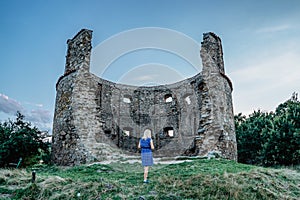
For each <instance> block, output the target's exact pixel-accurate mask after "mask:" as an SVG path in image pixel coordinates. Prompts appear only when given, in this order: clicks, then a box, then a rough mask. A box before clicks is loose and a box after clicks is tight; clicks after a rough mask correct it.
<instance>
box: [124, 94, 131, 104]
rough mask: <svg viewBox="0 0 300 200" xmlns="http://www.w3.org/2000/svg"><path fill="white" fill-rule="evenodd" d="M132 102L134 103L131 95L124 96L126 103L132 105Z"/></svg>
mask: <svg viewBox="0 0 300 200" xmlns="http://www.w3.org/2000/svg"><path fill="white" fill-rule="evenodd" d="M131 101H132V98H131V96H130V95H124V97H123V102H124V103H131Z"/></svg>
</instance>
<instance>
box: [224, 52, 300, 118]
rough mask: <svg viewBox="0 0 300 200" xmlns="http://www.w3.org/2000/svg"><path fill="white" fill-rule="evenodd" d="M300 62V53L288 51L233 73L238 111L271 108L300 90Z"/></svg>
mask: <svg viewBox="0 0 300 200" xmlns="http://www.w3.org/2000/svg"><path fill="white" fill-rule="evenodd" d="M299 63H300V58H299V56H298V52H296V51H294V50H286V51H283V53H282V54H280V55H274V54H270V55H269V56H268V57H265V58H263V59H262V60H255V61H253V62H252V63H251V64H250V65H248V66H245V67H242V68H241V69H240V70H236V71H234V72H231V73H230V77H231V78H232V80H233V82H234V86H235V91H234V101H235V111H236V112H243V113H247V114H250V113H251V112H253V110H257V109H262V110H267V111H271V110H274V109H275V108H276V106H278V105H279V104H280V103H281V102H284V101H285V100H287V99H288V98H289V97H290V96H291V94H292V92H300V76H299V74H300V68H299ZM249 105H251V106H252V109H250V108H249Z"/></svg>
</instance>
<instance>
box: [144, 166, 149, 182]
mask: <svg viewBox="0 0 300 200" xmlns="http://www.w3.org/2000/svg"><path fill="white" fill-rule="evenodd" d="M148 170H149V167H148V166H145V167H144V180H147V178H148Z"/></svg>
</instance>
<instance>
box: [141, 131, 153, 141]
mask: <svg viewBox="0 0 300 200" xmlns="http://www.w3.org/2000/svg"><path fill="white" fill-rule="evenodd" d="M142 138H143V139H147V138H151V130H149V129H146V130H145V131H144V135H143V137H142Z"/></svg>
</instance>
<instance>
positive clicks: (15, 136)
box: [0, 112, 50, 167]
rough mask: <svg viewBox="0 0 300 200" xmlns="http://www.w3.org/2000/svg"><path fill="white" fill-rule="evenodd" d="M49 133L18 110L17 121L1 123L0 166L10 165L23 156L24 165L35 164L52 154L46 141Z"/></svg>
mask: <svg viewBox="0 0 300 200" xmlns="http://www.w3.org/2000/svg"><path fill="white" fill-rule="evenodd" d="M46 137H47V134H46V133H44V132H41V131H40V130H38V128H37V127H32V126H31V124H30V123H29V122H26V121H24V116H23V115H22V114H21V113H20V112H17V117H16V121H11V120H8V121H7V122H4V123H0V167H5V166H8V164H9V163H15V162H17V161H18V160H19V158H22V159H23V160H22V166H26V165H31V164H35V163H36V162H38V161H39V160H40V159H41V158H42V157H43V156H45V155H46V156H47V155H49V154H50V150H49V148H50V143H49V142H44V139H45V138H46Z"/></svg>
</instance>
